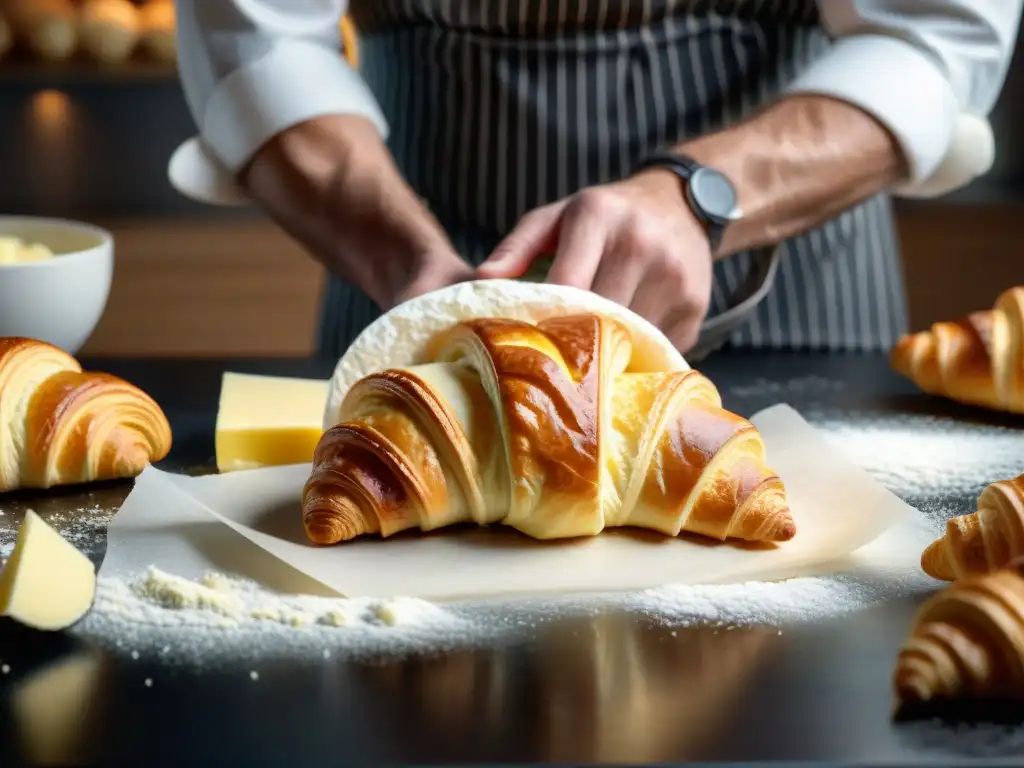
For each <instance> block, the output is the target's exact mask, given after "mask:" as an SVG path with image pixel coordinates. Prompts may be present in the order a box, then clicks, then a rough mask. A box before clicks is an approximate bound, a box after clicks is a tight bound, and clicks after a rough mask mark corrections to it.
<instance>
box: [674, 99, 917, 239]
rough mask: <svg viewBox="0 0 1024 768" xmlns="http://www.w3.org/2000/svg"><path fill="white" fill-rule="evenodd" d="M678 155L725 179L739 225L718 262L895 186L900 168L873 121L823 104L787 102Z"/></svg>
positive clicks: (830, 102) (730, 231)
mask: <svg viewBox="0 0 1024 768" xmlns="http://www.w3.org/2000/svg"><path fill="white" fill-rule="evenodd" d="M677 149H678V150H679V151H680V152H682V153H684V154H686V155H689V156H691V157H693V158H694V159H696V160H698V161H700V162H702V163H704V164H706V165H708V166H710V167H712V168H715V169H717V170H719V171H721V172H722V173H724V174H726V175H727V176H728V177H729V179H730V180H731V181H732V183H733V184H734V185H735V186H736V189H737V194H738V196H739V207H740V210H741V211H742V213H743V216H742V218H741V219H740V220H739V221H737V222H735V223H733V224H731V225H729V226H728V227H727V228H726V232H725V236H724V237H723V240H722V244H721V247H720V249H719V253H718V254H716V255H718V256H725V255H728V254H730V253H735V252H737V251H743V250H747V249H749V248H753V247H757V246H761V245H768V244H772V243H777V242H779V241H781V240H785V239H786V238H788V237H792V236H794V235H796V234H799V233H800V232H803V231H806V230H808V229H811V228H813V227H814V226H816V225H818V224H821V223H822V222H824V221H827V220H828V219H831V218H833V217H834V216H836V215H838V214H839V213H841V212H842V211H843V210H845V209H847V208H849V207H851V206H853V205H855V204H856V203H858V202H860V201H861V200H864V199H866V198H868V197H870V196H871V195H873V194H875V193H877V192H879V191H881V190H883V189H886V188H887V187H889V186H891V185H893V184H895V183H897V182H899V181H900V180H901V179H902V178H904V177H905V176H906V174H907V164H906V162H905V160H904V158H903V155H902V153H901V151H900V148H899V144H898V143H897V141H896V140H895V139H894V137H893V136H892V135H891V134H890V133H889V131H888V130H887V129H886V128H885V127H884V126H883V125H882V124H881V123H880V122H878V121H877V120H876V119H875V118H873V117H872V116H870V115H868V114H867V113H866V112H864V111H862V110H860V109H859V108H857V107H854V106H852V105H850V104H847V103H845V102H842V101H839V100H837V99H833V98H831V97H828V96H816V95H803V94H801V95H793V96H790V97H788V98H784V99H782V100H781V101H779V102H777V103H775V104H774V105H772V106H771V107H769V108H767V109H765V110H763V111H762V112H760V113H758V114H756V115H754V116H753V117H751V118H750V119H748V120H746V121H744V122H742V123H739V124H737V125H735V126H733V127H730V128H728V129H725V130H723V131H720V132H717V133H713V134H709V135H707V136H704V137H701V138H698V139H696V140H693V141H688V142H685V143H683V144H682V145H680V146H679V147H678V148H677Z"/></svg>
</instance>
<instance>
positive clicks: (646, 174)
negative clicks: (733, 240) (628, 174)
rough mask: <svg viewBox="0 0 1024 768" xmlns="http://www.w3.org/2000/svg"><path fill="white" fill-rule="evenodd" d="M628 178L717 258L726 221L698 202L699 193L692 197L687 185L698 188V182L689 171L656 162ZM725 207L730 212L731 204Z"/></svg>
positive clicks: (692, 192) (692, 194)
mask: <svg viewBox="0 0 1024 768" xmlns="http://www.w3.org/2000/svg"><path fill="white" fill-rule="evenodd" d="M652 160H653V158H652ZM632 178H633V179H634V180H635V182H634V183H636V184H637V185H640V186H642V187H643V188H644V189H645V190H646V194H648V195H653V196H655V197H656V198H657V199H658V200H659V203H660V205H659V208H660V209H661V210H663V211H667V212H668V214H669V215H670V216H672V217H673V218H676V219H677V220H680V221H681V223H682V225H683V226H684V227H685V228H686V229H687V230H688V231H694V232H695V233H699V236H700V237H702V238H703V240H704V242H705V243H706V244H707V247H708V252H709V253H710V255H711V257H712V258H717V256H718V252H719V246H720V241H721V235H722V232H723V229H724V227H725V224H726V221H727V220H726V219H723V218H721V217H720V216H716V215H715V214H712V213H710V212H709V211H708V210H707V209H706V208H705V207H703V205H702V203H701V202H699V200H700V199H701V198H700V197H699V192H698V196H697V197H695V194H694V190H693V189H691V188H690V184H692V183H697V184H698V186H700V185H701V184H702V182H699V181H697V180H696V179H695V178H694V177H691V175H690V173H689V172H683V171H681V170H680V169H677V168H674V167H671V164H670V163H666V164H660V163H659V161H657V160H654V164H652V165H649V166H647V167H645V168H642V169H641V170H640V171H638V172H637V173H635V174H634V175H633V177H632ZM703 186H706V184H704V185H703ZM730 199H731V198H730ZM718 207H721V206H718ZM729 208H730V211H732V210H733V206H732V205H730V206H729Z"/></svg>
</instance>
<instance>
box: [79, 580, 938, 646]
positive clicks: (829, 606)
mask: <svg viewBox="0 0 1024 768" xmlns="http://www.w3.org/2000/svg"><path fill="white" fill-rule="evenodd" d="M933 586H934V582H931V581H930V580H929V579H927V578H926V577H924V576H923V575H916V574H887V575H886V577H885V578H879V576H878V574H874V575H871V574H864V575H860V576H852V575H844V576H830V577H819V578H802V579H792V580H790V581H787V582H779V583H761V582H754V583H747V584H735V585H722V586H703V587H688V586H682V585H666V586H662V587H658V588H656V589H649V590H645V591H642V592H636V593H629V594H615V595H600V596H567V597H560V598H531V599H526V600H504V601H492V602H483V603H453V604H446V605H439V604H434V603H430V602H427V601H424V600H419V599H415V598H407V597H398V598H392V599H379V598H353V599H346V598H325V597H313V596H304V595H280V594H276V593H272V592H269V591H267V590H265V589H263V588H262V587H260V586H259V585H257V584H255V583H254V582H251V581H247V580H241V579H235V578H232V577H228V576H224V575H222V574H215V573H210V574H207V575H206V576H204V577H203V578H202V579H200V580H198V581H190V580H187V579H182V578H180V577H178V576H174V575H171V574H166V573H163V572H161V571H160V570H158V569H156V568H150V569H149V571H148V572H147V573H145V574H143V575H141V576H139V577H138V578H137V579H135V580H130V581H125V580H121V579H114V578H109V577H102V578H101V579H100V580H99V585H98V592H97V600H96V604H95V606H94V608H93V611H92V612H91V613H90V614H89V615H88V616H87V617H86V619H85V620H84V621H83V622H81V623H80V624H79V625H78V626H77V627H75V629H74V631H75V632H77V633H79V634H81V635H84V636H87V637H91V638H92V639H94V640H96V641H97V642H99V643H101V644H104V645H106V646H108V647H111V648H116V649H119V650H120V651H122V652H129V651H130V652H131V653H132V655H133V657H135V655H136V654H139V653H141V654H144V655H147V656H160V657H162V658H165V659H169V660H178V661H182V662H189V663H216V662H219V661H223V660H226V659H230V660H238V659H240V658H264V657H267V656H288V657H291V658H295V657H296V656H305V657H308V658H325V659H326V658H331V657H332V656H334V657H338V658H358V657H366V656H371V655H380V654H389V653H398V654H401V653H409V652H418V651H435V652H436V651H447V650H451V649H453V648H459V647H466V646H473V645H480V644H485V643H495V642H501V641H503V640H511V639H514V638H518V637H522V636H523V635H524V633H526V634H527V635H528V634H529V633H530V632H531V631H533V630H536V629H538V628H540V627H541V626H542V625H544V624H547V623H549V622H552V621H556V620H559V619H567V618H572V617H578V616H589V615H594V614H597V613H599V612H603V611H607V610H625V611H629V612H631V613H633V614H636V615H643V616H646V617H648V618H651V619H654V620H657V621H660V622H661V623H664V624H666V625H670V626H679V627H685V626H696V625H702V626H708V625H711V626H718V627H741V626H764V625H769V626H777V625H783V624H785V625H790V624H793V623H799V622H802V621H808V620H820V619H825V618H830V617H837V616H840V615H842V614H845V613H847V612H849V611H853V610H857V609H859V608H865V607H868V606H871V605H874V604H876V603H878V602H881V601H883V600H888V599H893V598H898V597H902V596H905V595H908V594H912V593H916V592H921V591H924V590H927V589H930V588H932V587H933Z"/></svg>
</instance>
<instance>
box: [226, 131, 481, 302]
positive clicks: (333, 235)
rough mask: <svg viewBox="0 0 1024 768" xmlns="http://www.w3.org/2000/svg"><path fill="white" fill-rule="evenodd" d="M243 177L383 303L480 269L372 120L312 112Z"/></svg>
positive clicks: (285, 223) (298, 234)
mask: <svg viewBox="0 0 1024 768" xmlns="http://www.w3.org/2000/svg"><path fill="white" fill-rule="evenodd" d="M242 182H243V184H244V185H245V186H246V188H247V189H248V190H249V193H250V195H251V196H252V197H253V198H254V199H255V200H256V201H257V202H259V203H260V204H261V205H262V206H263V208H264V209H265V210H266V211H267V212H268V213H270V215H271V216H272V217H273V218H274V219H275V221H277V222H278V223H279V224H281V226H282V227H283V228H284V229H285V230H286V231H287V232H288V233H289V234H291V235H292V236H293V237H295V238H296V239H297V240H298V241H299V242H301V243H302V244H303V245H305V246H306V247H307V249H308V250H309V251H310V253H311V254H312V255H313V256H314V257H315V258H316V259H317V260H318V261H320V262H321V263H323V264H324V266H325V267H327V269H328V270H329V271H330V272H332V273H333V274H335V275H337V276H338V277H340V278H341V279H343V280H346V281H348V282H350V283H352V284H354V285H356V286H358V287H359V288H361V289H362V290H363V291H365V292H366V294H367V295H368V296H369V297H370V298H371V299H373V301H374V302H375V303H376V304H377V305H378V306H379V307H380V308H381V309H382V310H384V311H386V310H388V309H391V308H392V307H393V306H395V305H396V304H399V303H401V302H402V301H406V300H407V299H411V298H413V297H414V296H419V295H421V294H423V293H427V292H429V291H432V290H435V289H437V288H443V287H444V286H446V285H451V284H452V283H456V282H459V281H461V280H467V279H470V278H472V277H473V271H472V269H471V268H470V267H469V265H467V264H466V263H465V262H464V261H463V260H462V259H461V258H460V257H459V255H458V254H457V253H456V252H455V249H454V248H453V247H452V245H451V243H450V242H449V240H448V237H447V235H446V234H445V232H444V230H443V228H442V227H441V225H440V224H439V223H438V222H437V220H436V219H435V218H434V217H433V216H432V215H431V213H430V211H429V210H427V208H426V206H424V204H423V203H422V202H421V201H420V199H419V198H418V197H417V196H416V194H415V192H414V191H413V190H412V189H411V188H410V187H409V185H408V184H407V183H406V182H405V180H404V179H403V178H402V176H401V174H400V173H399V171H398V169H397V168H396V167H395V164H394V161H393V160H392V158H391V154H390V153H389V152H388V150H387V147H386V146H385V145H384V143H383V141H382V140H381V138H380V136H379V135H378V134H377V132H376V129H375V128H374V127H373V125H372V124H370V122H369V121H368V120H366V119H364V118H361V117H355V116H347V115H336V116H325V117H321V118H314V119H313V120H309V121H307V122H305V123H302V124H300V125H298V126H295V127H293V128H291V129H289V130H288V131H285V132H284V133H282V134H279V135H278V136H276V137H274V139H272V140H271V141H269V142H268V143H267V144H266V145H265V146H264V147H263V149H261V150H260V152H259V153H258V154H257V156H256V158H255V159H254V161H253V162H252V164H251V165H250V167H249V168H248V169H247V170H246V172H245V173H244V174H243V177H242Z"/></svg>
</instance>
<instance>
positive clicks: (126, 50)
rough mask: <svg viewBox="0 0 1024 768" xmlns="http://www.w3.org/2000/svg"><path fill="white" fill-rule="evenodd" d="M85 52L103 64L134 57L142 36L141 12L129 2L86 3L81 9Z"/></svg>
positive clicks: (98, 0) (101, 0)
mask: <svg viewBox="0 0 1024 768" xmlns="http://www.w3.org/2000/svg"><path fill="white" fill-rule="evenodd" d="M78 34H79V37H80V40H81V46H82V50H83V51H84V52H85V53H86V54H88V56H89V57H90V58H92V59H94V60H96V61H98V62H100V63H102V64H120V63H122V62H124V61H127V60H128V59H129V58H131V55H132V54H133V53H134V52H135V48H136V46H137V45H138V44H139V39H140V38H141V36H142V32H141V25H140V21H139V9H138V8H136V7H135V5H133V4H132V3H131V2H129V0H85V2H83V3H82V5H81V7H80V8H79V10H78Z"/></svg>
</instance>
